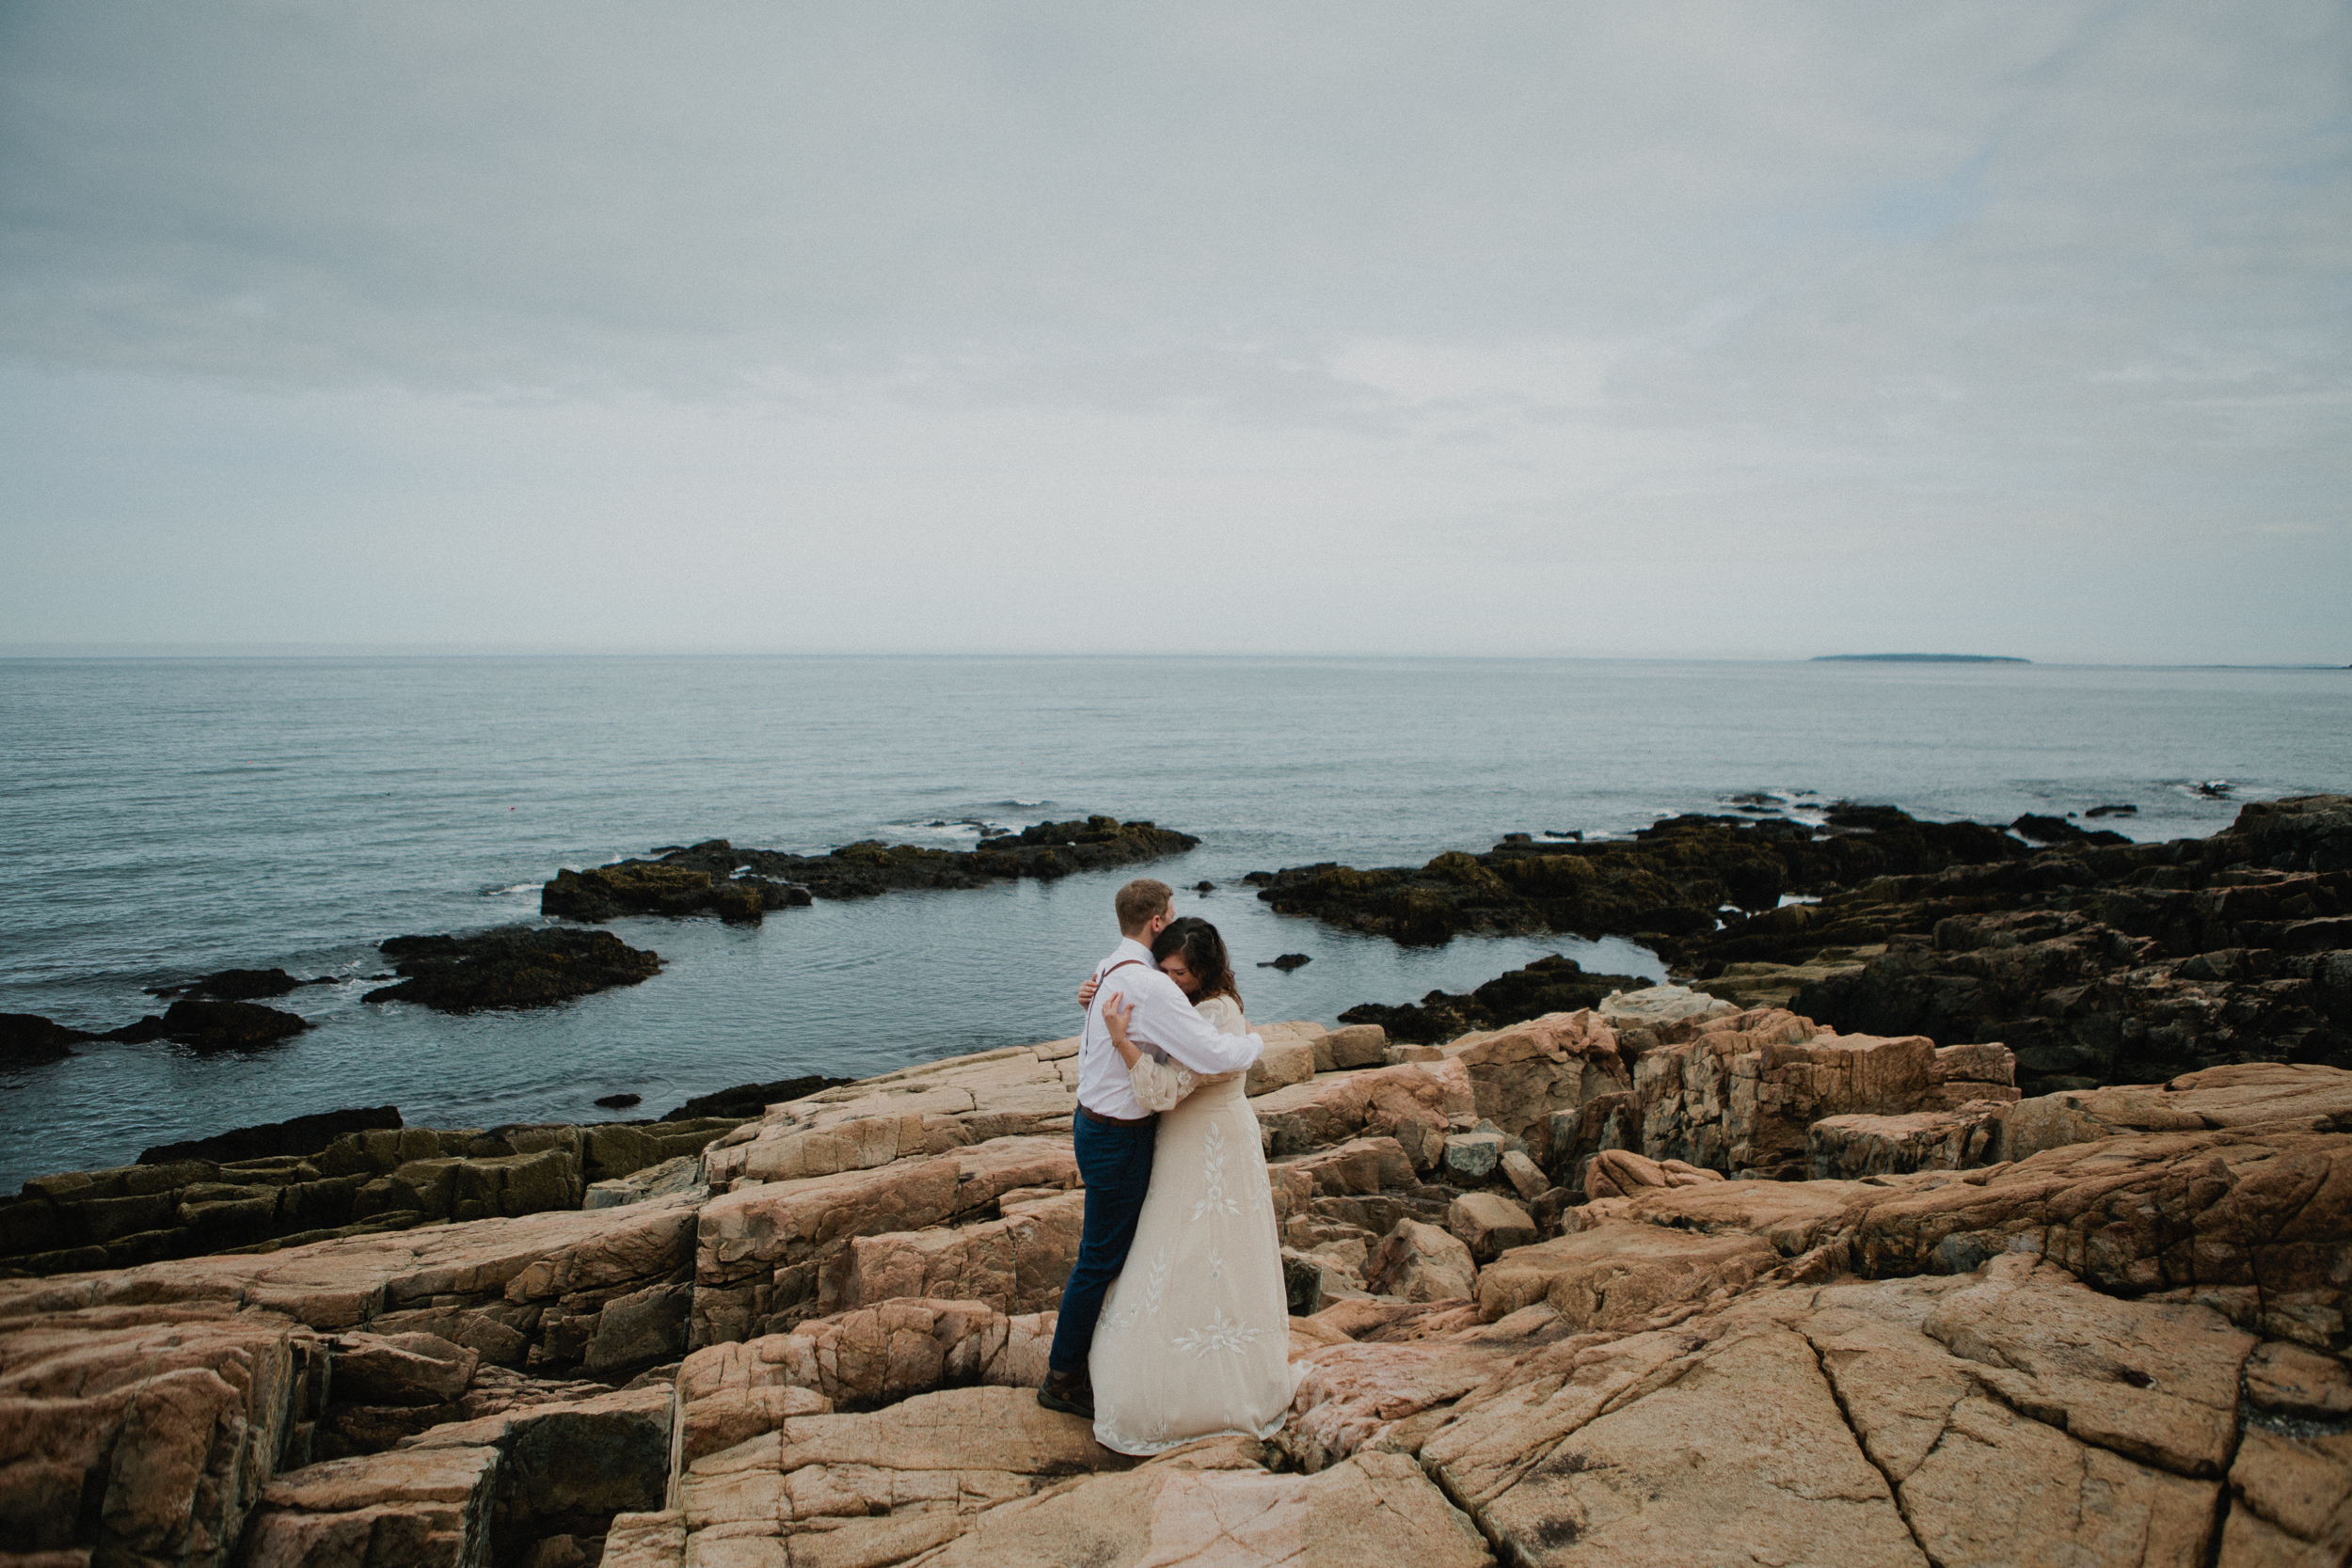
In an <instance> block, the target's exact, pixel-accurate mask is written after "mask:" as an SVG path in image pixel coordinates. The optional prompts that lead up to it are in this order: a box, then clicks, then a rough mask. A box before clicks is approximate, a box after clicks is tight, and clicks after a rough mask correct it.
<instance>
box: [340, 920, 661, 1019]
mask: <svg viewBox="0 0 2352 1568" xmlns="http://www.w3.org/2000/svg"><path fill="white" fill-rule="evenodd" d="M377 945H378V946H379V947H380V948H382V950H383V951H384V953H385V954H386V955H387V956H389V958H392V959H393V964H392V968H393V969H394V971H396V972H397V973H398V974H401V975H403V976H405V978H404V979H403V980H402V981H401V983H400V984H399V985H396V986H384V987H381V988H379V989H377V990H372V991H370V992H368V994H367V996H366V997H365V998H364V1000H366V1001H369V1002H414V1003H417V1004H418V1005H420V1006H427V1007H431V1008H433V1009H434V1010H435V1011H437V1012H444V1013H470V1012H479V1011H481V1010H483V1009H485V1008H493V1007H544V1006H549V1005H551V1004H554V1003H557V1002H564V1001H569V1000H570V999H571V998H573V997H575V996H586V995H590V994H592V993H593V992H596V991H600V990H609V989H610V988H612V987H613V986H633V985H637V984H639V983H641V982H643V981H645V980H650V979H652V978H653V977H654V976H655V975H656V974H660V972H661V958H660V955H659V954H655V953H651V952H648V951H645V950H644V949H642V948H636V947H630V946H628V945H627V944H625V943H624V942H622V941H621V939H620V938H618V937H616V936H613V935H612V933H611V932H609V931H572V930H562V929H536V928H533V927H528V926H506V927H500V928H498V929H497V930H491V931H484V932H482V933H481V934H479V935H477V936H470V937H449V936H437V937H393V938H391V939H390V940H389V941H387V942H380V943H378V944H377Z"/></svg>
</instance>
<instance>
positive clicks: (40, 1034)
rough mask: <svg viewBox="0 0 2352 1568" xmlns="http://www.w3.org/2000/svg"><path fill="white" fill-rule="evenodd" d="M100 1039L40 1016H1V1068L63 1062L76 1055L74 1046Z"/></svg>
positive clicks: (26, 1014) (5, 1014) (0, 1014)
mask: <svg viewBox="0 0 2352 1568" xmlns="http://www.w3.org/2000/svg"><path fill="white" fill-rule="evenodd" d="M96 1038H98V1037H97V1036H96V1035H93V1034H91V1033H89V1032H88V1031H87V1030H86V1029H72V1028H68V1027H67V1026H66V1025H65V1024H62V1023H58V1022H54V1021H52V1020H50V1019H45V1018H42V1017H41V1016H40V1014H38V1013H0V1066H5V1067H11V1068H15V1067H35V1066H38V1065H39V1064H40V1063H42V1062H56V1061H63V1060H64V1059H65V1058H66V1057H68V1056H71V1055H72V1054H73V1051H72V1047H74V1046H75V1045H78V1044H80V1043H81V1042H82V1041H84V1040H91V1039H96Z"/></svg>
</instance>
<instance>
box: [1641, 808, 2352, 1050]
mask: <svg viewBox="0 0 2352 1568" xmlns="http://www.w3.org/2000/svg"><path fill="white" fill-rule="evenodd" d="M2348 950H2352V800H2347V799H2346V798H2345V797H2342V796H2312V797H2306V798H2302V799H2298V800H2278V801H2260V802H2254V803H2251V804H2249V805H2248V806H2246V807H2245V808H2244V809H2243V810H2242V811H2241V812H2240V813H2239V816H2238V818H2237V820H2236V822H2235V823H2233V825H2232V826H2231V827H2230V828H2229V829H2228V830H2227V831H2225V832H2220V833H2217V834H2216V835H2215V836H2214V837H2212V838H2210V839H2179V840H2174V841H2172V842H2169V843H2163V844H2120V845H2102V844H2089V843H2081V842H2074V843H2069V844H2067V845H2064V846H2061V847H2052V848H2048V849H2043V850H2039V851H2033V852H2029V853H2026V854H2024V855H2021V856H2017V857H2011V858H2005V859H2003V860H2000V861H1996V862H1993V863H1984V864H1974V865H1958V866H1952V867H1947V868H1946V869H1944V870H1942V871H1938V872H1931V873H1925V874H1911V875H1903V876H1888V877H1883V878H1876V879H1871V880H1869V881H1867V882H1865V883H1863V884H1861V885H1859V886H1854V887H1848V888H1841V889H1838V890H1836V891H1834V892H1832V893H1830V894H1828V895H1825V896H1823V897H1822V898H1821V900H1820V902H1819V903H1818V904H1811V905H1801V906H1795V907H1791V908H1788V909H1782V910H1773V911H1766V912H1763V913H1760V914H1757V915H1755V916H1753V917H1751V918H1749V919H1746V920H1743V921H1735V922H1733V923H1731V924H1730V925H1728V926H1726V927H1724V929H1722V930H1721V931H1718V932H1713V933H1710V934H1708V935H1705V936H1702V937H1698V938H1695V939H1692V940H1691V941H1688V942H1684V943H1682V944H1681V945H1680V946H1679V947H1678V949H1677V966H1678V967H1679V968H1681V969H1683V970H1685V971H1687V972H1689V973H1692V974H1695V975H1696V976H1697V979H1696V982H1695V983H1696V984H1698V985H1700V986H1702V987H1705V988H1708V989H1717V988H1718V987H1719V986H1721V988H1722V989H1721V990H1720V994H1724V995H1734V994H1737V995H1739V996H1740V998H1741V999H1742V1000H1749V999H1754V998H1755V997H1756V996H1757V995H1758V994H1759V991H1758V989H1757V988H1759V987H1760V986H1764V985H1766V984H1768V983H1769V982H1770V981H1771V980H1772V977H1773V972H1774V970H1775V968H1776V966H1803V967H1804V973H1803V974H1794V973H1792V974H1790V978H1791V979H1792V980H1794V981H1796V982H1798V983H1797V985H1796V987H1795V989H1794V990H1792V991H1791V993H1790V1000H1789V1003H1788V1005H1789V1006H1791V1007H1793V1008H1794V1009H1795V1010H1797V1011H1799V1012H1801V1013H1804V1014H1806V1015H1807V1016H1810V1017H1812V1018H1816V1019H1819V1020H1820V1021H1822V1022H1827V1023H1831V1024H1834V1025H1835V1026H1836V1027H1838V1028H1841V1029H1847V1030H1852V1031H1856V1032H1861V1033H1871V1034H1907V1033H1918V1034H1925V1035H1929V1036H1931V1037H1934V1038H1936V1039H1937V1040H1940V1041H1944V1042H1946V1043H1948V1044H1955V1045H1957V1044H1967V1043H1973V1042H1980V1041H1992V1040H1998V1041H2001V1042H2003V1043H2005V1044H2007V1045H2008V1046H2009V1047H2010V1049H2012V1050H2013V1051H2015V1052H2016V1053H2017V1057H2018V1063H2019V1073H2020V1079H2019V1081H2020V1083H2021V1084H2022V1085H2025V1086H2026V1088H2028V1089H2029V1090H2031V1091H2033V1092H2049V1091H2052V1090H2056V1089H2063V1088H2069V1087H2087V1086H2090V1085H2096V1084H2107V1083H2134V1082H2147V1081H2151V1080H2161V1079H2166V1078H2169V1077H2173V1076H2177V1075H2179V1074H2181V1073H2184V1072H2189V1071H2193V1070H2197V1069H2202V1068H2208V1067H2216V1066H2220V1065H2224V1064H2228V1063H2233V1062H2249V1061H2274V1062H2313V1063H2324V1064H2328V1065H2333V1066H2340V1067H2352V951H2348ZM1830 958H1836V960H1837V961H1835V962H1830V961H1826V960H1827V959H1830ZM1718 976H1721V977H1722V980H1721V981H1720V982H1719V981H1718Z"/></svg>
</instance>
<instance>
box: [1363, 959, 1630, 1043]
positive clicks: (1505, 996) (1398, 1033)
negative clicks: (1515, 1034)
mask: <svg viewBox="0 0 2352 1568" xmlns="http://www.w3.org/2000/svg"><path fill="white" fill-rule="evenodd" d="M1648 983H1649V982H1648V981H1646V980H1644V979H1642V978H1641V977H1640V976H1638V975H1633V974H1585V973H1584V971H1583V970H1582V969H1581V968H1579V967H1578V966H1577V963H1576V960H1575V959H1573V958H1563V957H1562V956H1561V955H1559V954H1557V953H1554V954H1552V955H1551V956H1550V957H1549V958H1537V959H1536V960H1535V961H1534V963H1532V964H1529V965H1528V966H1527V967H1526V968H1525V969H1514V970H1512V971H1510V972H1509V973H1508V974H1500V975H1497V976H1496V977H1495V978H1494V979H1491V980H1489V981H1487V982H1486V984H1485V985H1483V986H1480V987H1479V988H1478V989H1477V990H1473V991H1471V992H1470V993H1469V994H1468V995H1466V996H1456V995H1453V994H1450V993H1448V992H1446V991H1441V990H1433V991H1431V992H1430V993H1429V994H1428V995H1426V996H1424V997H1422V999H1421V1000H1420V1001H1419V1002H1417V1003H1413V1002H1408V1003H1406V1005H1405V1006H1401V1007H1384V1006H1380V1005H1378V1004H1377V1003H1372V1002H1366V1003H1363V1004H1361V1005H1360V1006H1354V1007H1350V1008H1348V1009H1347V1011H1345V1012H1343V1013H1342V1014H1341V1015H1340V1022H1342V1023H1377V1024H1379V1025H1380V1026H1381V1027H1382V1028H1383V1029H1385V1030H1387V1031H1388V1035H1389V1038H1391V1039H1392V1040H1395V1041H1397V1042H1398V1043H1400V1044H1405V1045H1425V1044H1432V1043H1435V1042H1437V1041H1438V1040H1450V1039H1453V1038H1454V1037H1456V1036H1459V1035H1466V1034H1469V1033H1470V1031H1472V1030H1474V1029H1500V1028H1502V1027H1503V1026H1504V1025H1506V1024H1511V1023H1518V1022H1521V1021H1522V1020H1526V1019H1531V1018H1540V1017H1542V1016H1543V1015H1544V1014H1546V1013H1570V1012H1574V1011H1576V1010H1577V1009H1578V1008H1579V1007H1592V1006H1598V1005H1599V1003H1600V1000H1601V998H1602V997H1604V996H1607V995H1608V994H1609V993H1610V992H1611V991H1613V990H1640V989H1641V988H1642V987H1644V986H1645V985H1647V984H1648Z"/></svg>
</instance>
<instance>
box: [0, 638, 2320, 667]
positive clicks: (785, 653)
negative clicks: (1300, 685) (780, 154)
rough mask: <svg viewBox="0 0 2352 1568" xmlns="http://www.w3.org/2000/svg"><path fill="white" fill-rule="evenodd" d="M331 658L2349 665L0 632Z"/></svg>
mask: <svg viewBox="0 0 2352 1568" xmlns="http://www.w3.org/2000/svg"><path fill="white" fill-rule="evenodd" d="M335 658H420V659H421V658H777V659H785V658H809V659H818V658H822V659H853V658H903V659H919V658H935V659H972V660H979V659H1033V660H1046V659H1113V658H1136V659H1167V658H1188V659H1221V660H1248V659H1268V660H1290V661H1297V662H1302V663H1303V662H1327V663H1328V662H1367V663H1369V662H1395V661H1399V660H1412V659H1439V660H1460V661H1464V662H1475V661H1486V662H1494V663H1654V664H1812V663H1840V664H1864V663H1898V664H1902V665H1905V666H1909V667H1914V668H1916V667H1918V666H1921V665H1952V666H1960V665H1965V666H1970V667H1974V668H1977V669H2010V670H2014V669H2020V668H2023V669H2032V668H2035V667H2041V668H2072V669H2119V670H2344V669H2352V665H2343V664H2323V663H2318V662H2314V661H2308V660H2292V659H2251V660H2246V661H2242V662H2241V661H2234V660H2215V659H2089V658H2072V659H2070V658H2033V657H2025V656H2018V655H1961V656H1950V655H1944V656H1939V657H1935V658H1919V657H1912V658H1904V659H1895V658H1889V657H1887V656H1884V655H1867V654H1807V653H1772V654H1732V653H1724V654H1650V653H1477V652H1460V653H1433V652H1413V653H1341V652H1315V653H1300V652H1285V651H1274V650H1268V651H1264V652H1256V653H1202V652H1196V651H1192V650H1187V649H1168V650H1165V651H1161V650H1154V651H1152V652H1144V653H1138V652H1136V651H1134V650H1130V649H1115V650H1114V649H915V650H905V651H882V650H874V649H846V648H845V649H794V648H772V647H766V648H763V647H696V646H681V645H677V644H663V643H647V644H641V645H635V646H620V647H600V646H589V645H582V644H578V643H568V644H567V643H534V642H352V643H338V642H307V641H285V642H162V641H158V642H124V641H88V642H64V641H24V642H0V660H6V661H9V662H35V661H46V660H55V661H70V660H100V659H122V660H136V659H186V660H196V659H224V660H225V659H335Z"/></svg>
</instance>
